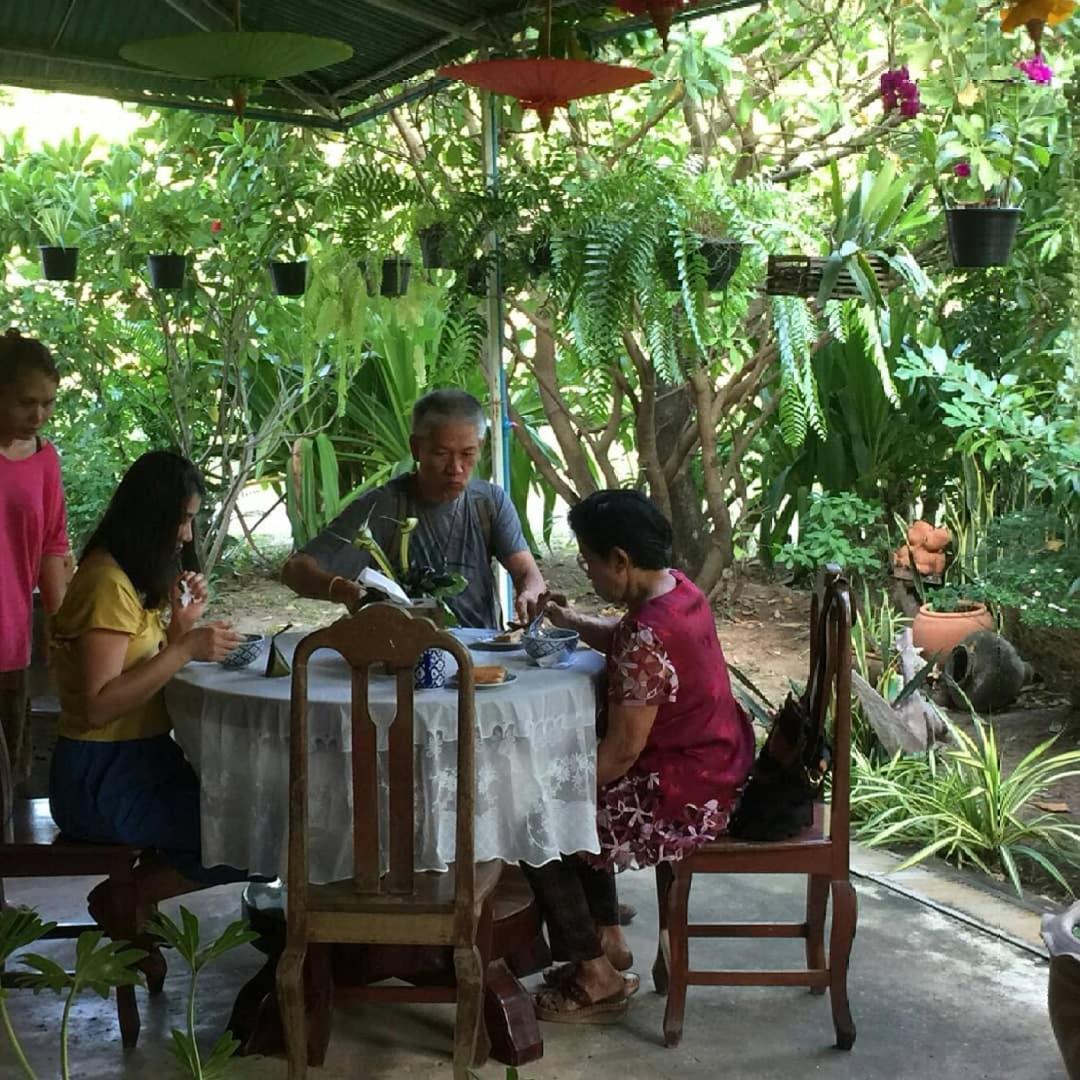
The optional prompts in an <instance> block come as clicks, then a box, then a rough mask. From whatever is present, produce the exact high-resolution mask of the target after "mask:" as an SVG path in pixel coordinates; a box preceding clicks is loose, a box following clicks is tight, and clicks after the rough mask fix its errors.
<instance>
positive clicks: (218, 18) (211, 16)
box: [165, 0, 341, 123]
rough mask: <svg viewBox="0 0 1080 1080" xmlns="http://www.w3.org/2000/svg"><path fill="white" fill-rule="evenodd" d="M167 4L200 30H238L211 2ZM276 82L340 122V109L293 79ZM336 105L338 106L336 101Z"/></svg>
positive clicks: (172, 1) (174, 0)
mask: <svg viewBox="0 0 1080 1080" xmlns="http://www.w3.org/2000/svg"><path fill="white" fill-rule="evenodd" d="M165 3H166V4H168V5H169V7H171V8H172V9H173V11H175V12H177V13H178V14H179V15H183V17H184V18H185V19H187V21H188V22H190V23H192V24H193V25H195V26H197V27H198V28H199V29H200V30H204V31H213V30H235V29H236V24H235V23H234V22H233V20H232V19H231V18H230V17H229V15H228V14H227V13H226V12H224V11H222V10H221V8H219V7H218V6H217V5H216V4H213V3H211V2H210V0H165ZM274 81H275V82H276V83H277V85H278V86H280V87H281V88H282V90H285V91H287V92H288V93H290V94H292V96H293V97H294V98H296V99H297V100H298V101H299V102H300V103H301V104H303V105H306V106H307V107H308V108H309V109H312V110H314V111H315V112H317V113H318V114H319V115H320V116H325V117H326V118H327V119H330V120H333V121H334V122H335V123H338V122H340V120H341V113H340V110H339V109H336V108H329V107H328V106H326V105H325V104H323V102H321V101H320V100H319V99H318V98H316V97H313V96H312V95H311V94H309V93H308V92H307V91H306V90H303V89H301V88H300V87H299V86H297V85H296V83H294V82H293V81H292V79H275V80H274ZM334 104H335V106H336V104H337V103H336V101H335V103H334Z"/></svg>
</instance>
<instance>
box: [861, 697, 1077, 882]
mask: <svg viewBox="0 0 1080 1080" xmlns="http://www.w3.org/2000/svg"><path fill="white" fill-rule="evenodd" d="M952 734H953V737H954V738H955V739H956V741H957V745H956V746H955V747H950V748H948V749H945V750H944V751H940V752H935V751H931V752H929V753H927V754H918V755H909V756H904V755H902V754H897V755H896V756H894V757H893V758H892V759H890V760H889V761H887V762H884V763H880V764H878V763H875V762H873V761H872V760H870V759H869V758H868V757H867V756H866V755H865V754H863V753H862V752H861V751H860V750H859V749H858V748H855V749H854V751H853V758H852V773H851V780H852V790H851V817H852V821H853V823H855V824H856V830H855V836H856V839H858V840H861V841H863V842H865V843H867V844H868V845H869V846H871V847H879V846H882V845H897V844H899V845H919V846H918V850H917V851H916V852H915V854H914V855H911V856H910V857H908V858H907V859H905V860H904V862H903V863H902V864H901V865H900V866H899V867H897V869H898V870H903V869H905V868H907V867H909V866H914V865H915V864H916V863H919V862H922V861H923V860H924V859H927V858H929V857H930V856H931V855H941V856H942V858H944V859H947V860H948V861H950V862H953V863H956V865H958V866H964V865H974V866H977V867H979V869H981V870H983V871H985V872H986V873H993V872H994V871H995V870H1000V871H1002V872H1004V874H1005V875H1006V876H1007V877H1008V879H1009V881H1010V882H1012V885H1013V888H1015V889H1016V892H1017V894H1019V895H1023V889H1022V887H1021V884H1020V871H1019V866H1018V864H1019V862H1020V860H1024V861H1026V862H1027V863H1028V864H1029V865H1030V866H1032V867H1037V868H1039V869H1042V870H1044V871H1045V872H1046V873H1047V874H1049V875H1050V877H1051V878H1053V879H1054V881H1056V882H1057V883H1058V884H1059V885H1061V886H1062V888H1064V889H1065V890H1067V891H1068V892H1069V893H1070V894H1071V893H1072V891H1073V890H1072V887H1071V886H1070V884H1069V882H1068V881H1067V880H1066V878H1065V876H1064V874H1063V872H1062V867H1063V866H1068V867H1075V866H1076V865H1078V864H1080V825H1078V824H1076V823H1074V822H1069V821H1062V820H1061V819H1060V818H1059V817H1058V816H1056V815H1054V814H1047V813H1039V812H1037V811H1036V810H1035V808H1034V805H1033V803H1034V800H1035V799H1037V798H1038V797H1039V795H1040V794H1041V793H1042V792H1044V791H1045V789H1046V788H1048V787H1050V786H1052V785H1053V784H1056V783H1059V782H1060V781H1062V780H1064V779H1065V778H1066V777H1070V776H1077V775H1080V750H1069V751H1066V752H1065V753H1061V754H1051V753H1050V749H1051V748H1052V747H1053V745H1054V741H1055V740H1054V739H1049V740H1047V741H1046V742H1044V743H1042V744H1040V745H1039V746H1037V747H1035V749H1034V750H1032V751H1031V752H1030V753H1029V754H1028V755H1027V756H1026V757H1025V758H1024V759H1023V760H1022V761H1020V762H1018V763H1017V764H1016V765H1015V766H1014V767H1013V768H1012V770H1011V771H1009V772H1007V773H1006V772H1005V771H1003V769H1002V767H1001V754H1000V752H999V750H998V744H997V739H996V737H995V735H994V730H993V728H992V727H990V726H989V725H985V724H983V722H982V721H981V720H980V719H979V718H978V717H976V718H975V733H974V735H969V734H967V733H966V732H964V731H961V730H959V729H957V728H955V727H954V728H953V729H952Z"/></svg>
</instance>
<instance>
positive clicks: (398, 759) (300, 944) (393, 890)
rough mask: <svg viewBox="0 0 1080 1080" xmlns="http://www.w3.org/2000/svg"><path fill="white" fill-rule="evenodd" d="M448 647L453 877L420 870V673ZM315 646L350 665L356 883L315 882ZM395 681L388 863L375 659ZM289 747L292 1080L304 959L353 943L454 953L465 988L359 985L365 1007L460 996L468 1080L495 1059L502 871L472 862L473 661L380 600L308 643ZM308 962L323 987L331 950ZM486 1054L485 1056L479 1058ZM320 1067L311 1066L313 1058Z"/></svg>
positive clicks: (284, 966)
mask: <svg viewBox="0 0 1080 1080" xmlns="http://www.w3.org/2000/svg"><path fill="white" fill-rule="evenodd" d="M431 648H437V649H443V650H445V651H446V652H448V653H450V654H451V655H452V656H453V657H454V659H455V660H457V663H458V672H459V685H458V730H457V831H456V840H455V844H456V856H455V865H454V868H453V872H452V873H450V872H447V873H416V872H415V871H414V859H413V844H414V805H413V770H414V761H415V756H414V755H415V751H414V745H413V726H414V711H413V706H414V700H413V667H414V665H415V663H416V661H417V660H418V659H419V657H420V655H421V653H423V652H424V650H425V649H431ZM318 649H333V650H336V651H337V652H339V653H340V654H341V655H342V656H343V657H344V658H345V660H346V661H347V662H348V664H349V666H350V667H351V668H352V672H353V674H352V776H353V822H352V828H353V859H354V871H353V876H352V878H351V879H347V880H344V881H338V882H333V883H332V884H329V885H315V884H311V883H309V881H308V761H307V757H308V749H307V737H308V723H307V697H308V661H309V659H310V657H311V655H312V653H314V652H315V651H316V650H318ZM380 662H381V663H385V664H386V665H387V667H388V669H389V670H390V671H392V672H395V673H396V677H397V713H396V715H395V717H394V721H393V724H392V725H391V727H390V738H389V754H388V758H389V817H390V821H389V835H390V847H389V852H388V855H389V868H388V871H387V872H386V873H385V874H384V873H383V872H382V869H381V862H380V851H379V832H380V830H379V777H378V755H377V751H376V728H375V724H374V723H373V722H372V719H371V715H370V713H369V711H368V676H369V668H370V666H371V665H372V664H376V663H380ZM292 679H293V681H292V724H291V731H290V751H289V755H290V756H289V905H288V917H287V928H286V943H285V951H284V952H283V953H282V957H281V960H280V962H279V964H278V972H277V987H278V997H279V1000H280V1006H281V1013H282V1019H283V1021H284V1026H285V1038H286V1044H287V1053H288V1060H289V1078H290V1080H300V1078H302V1077H305V1076H306V1075H307V1065H308V1033H307V1020H306V1015H305V1008H304V1005H305V1003H304V963H305V957H306V956H307V954H308V945H309V943H311V944H312V945H316V944H317V943H318V944H319V945H325V944H328V943H354V944H372V945H376V944H377V945H394V944H397V945H407V946H420V945H427V946H444V947H450V948H452V949H453V957H454V971H455V975H456V986H449V987H440V986H378V985H376V986H369V987H363V988H357V989H354V988H350V990H349V998H350V999H351V1000H361V1001H382V1002H389V1001H447V1002H450V1001H456V1002H457V1017H456V1024H455V1036H454V1076H455V1078H456V1080H464V1078H465V1077H467V1076H468V1070H469V1067H470V1066H471V1065H472V1064H473V1062H474V1057H479V1058H483V1057H484V1056H486V1052H487V1050H486V1047H487V1040H486V1038H483V1039H481V1038H480V1035H481V1031H482V1020H483V993H484V972H485V968H486V959H487V957H488V956H489V955H490V949H491V934H492V901H493V893H494V890H495V886H496V885H497V884H498V880H499V875H500V873H501V871H502V864H501V863H498V862H495V863H487V864H483V865H481V866H476V865H475V862H474V858H473V851H474V846H473V840H474V837H473V831H474V804H475V796H476V776H475V763H474V757H475V745H474V739H475V727H476V724H475V714H476V710H475V702H474V683H473V668H472V657H471V655H470V653H469V651H468V649H466V648H465V647H464V646H463V645H462V644H461V643H460V642H459V641H458V640H457V639H456V638H454V637H453V636H452V635H450V634H448V633H446V632H445V631H442V630H439V629H438V628H437V627H436V626H435V624H434V623H432V622H431V621H430V620H429V619H423V618H415V617H413V616H411V615H409V614H408V613H407V612H406V611H405V610H403V609H402V608H399V607H395V606H394V605H392V604H371V605H370V606H368V607H365V608H364V609H363V610H362V611H360V612H359V613H358V614H356V615H353V616H351V617H347V618H344V619H340V620H339V621H338V622H336V623H334V624H333V625H332V626H329V627H327V628H325V629H323V630H318V631H316V632H315V633H313V634H309V635H308V636H307V637H305V638H304V639H303V640H302V641H301V642H300V644H299V645H298V646H297V648H296V653H295V655H294V657H293V674H292ZM318 952H319V953H321V955H316V950H315V949H313V950H312V956H311V961H312V962H313V964H314V965H315V966H317V967H319V968H321V971H322V977H323V979H324V980H325V978H326V974H325V973H326V970H327V967H328V965H327V960H326V956H325V949H319V950H318ZM478 1047H479V1053H478ZM313 1063H314V1062H313Z"/></svg>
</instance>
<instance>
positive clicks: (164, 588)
mask: <svg viewBox="0 0 1080 1080" xmlns="http://www.w3.org/2000/svg"><path fill="white" fill-rule="evenodd" d="M205 494H206V489H205V488H204V486H203V481H202V477H201V476H200V475H199V470H198V469H197V468H195V466H194V465H192V463H191V462H190V461H188V460H187V458H184V457H181V456H180V455H179V454H173V453H170V452H169V451H168V450H151V451H150V452H149V453H147V454H143V456H142V457H141V458H139V460H138V461H136V462H135V464H134V465H132V466H131V468H130V469H128V471H127V472H126V473H124V478H123V479H122V480H121V481H120V486H119V487H118V488H117V489H116V493H115V494H114V495H113V497H112V499H111V500H110V502H109V508H108V509H107V510H106V511H105V516H104V517H103V518H102V519H101V524H100V525H98V527H97V528H96V529H95V530H94V535H93V536H91V537H90V539H89V540H88V541H87V542H86V547H85V548H83V556H85V555H86V554H87V552H89V551H91V550H94V549H99V550H101V551H107V552H108V553H109V554H110V555H111V556H112V557H113V558H114V559H115V560H116V561H117V562H118V563H119V564H120V569H121V570H123V571H124V573H125V574H127V576H128V577H129V578H131V583H132V585H134V586H135V589H136V591H137V592H138V593H139V594H140V596H141V597H142V601H143V606H144V607H145V608H147V609H148V610H151V611H152V610H154V609H155V608H159V607H161V605H162V604H163V603H164V602H165V598H166V597H167V596H168V594H169V587H170V586H171V584H172V582H173V579H174V578H175V577H176V574H177V562H176V536H177V533H178V532H179V531H180V526H181V524H182V522H183V520H184V515H185V513H186V511H187V505H188V502H189V501H190V500H191V499H192V498H193V497H194V496H196V495H197V496H198V497H199V498H200V499H201V498H202V497H203V496H204V495H205Z"/></svg>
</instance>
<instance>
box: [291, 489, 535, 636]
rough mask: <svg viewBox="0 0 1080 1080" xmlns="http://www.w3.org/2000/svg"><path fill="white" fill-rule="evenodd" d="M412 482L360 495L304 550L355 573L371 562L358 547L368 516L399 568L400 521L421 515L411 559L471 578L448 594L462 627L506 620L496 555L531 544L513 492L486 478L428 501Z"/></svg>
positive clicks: (344, 573) (337, 569) (334, 569)
mask: <svg viewBox="0 0 1080 1080" xmlns="http://www.w3.org/2000/svg"><path fill="white" fill-rule="evenodd" d="M412 485H413V478H412V476H411V475H407V476H399V477H396V478H395V479H393V480H391V481H389V483H386V484H384V485H383V486H382V487H378V488H375V489H373V490H372V491H369V492H367V493H366V494H364V495H361V496H360V498H358V499H357V500H356V501H355V502H353V503H350V504H349V506H348V507H346V509H345V510H344V511H343V512H342V513H341V514H340V515H339V516H338V517H337V518H336V519H335V520H334V521H332V522H331V523H330V524H329V525H328V526H327V527H326V529H325V530H324V531H323V532H321V533H320V534H319V535H318V536H317V537H315V539H314V540H312V541H311V542H310V543H309V544H307V545H306V546H305V547H303V548H302V549H301V551H302V553H303V554H305V555H310V556H311V558H313V559H314V560H315V561H316V562H317V563H318V564H319V566H320V567H322V569H323V570H325V571H326V572H327V573H329V574H340V575H341V577H346V578H355V577H356V576H357V575H358V574H359V573H360V571H361V570H363V569H364V567H366V566H369V565H371V564H372V560H371V558H370V556H369V555H368V553H367V552H366V551H361V550H359V549H357V548H355V547H353V546H352V540H353V538H354V537H355V536H356V534H357V532H358V531H359V530H360V527H361V526H362V525H363V524H364V522H365V521H366V522H367V523H368V525H369V527H370V528H371V531H372V534H373V535H374V537H375V540H376V541H377V542H378V544H379V546H380V547H381V548H382V549H383V551H384V552H385V553H386V557H387V558H388V559H389V560H390V565H391V566H392V567H394V569H395V570H397V569H398V559H399V554H398V544H397V537H398V536H399V535H400V531H399V525H398V522H399V521H401V520H402V519H403V518H406V517H415V518H417V519H418V524H417V526H416V528H415V529H414V530H413V532H412V534H411V536H410V537H409V561H410V563H411V564H412V565H414V566H415V565H423V566H432V567H434V568H436V569H440V568H441V567H442V566H444V565H445V567H446V569H448V570H450V571H455V572H457V573H459V574H462V575H463V576H464V577H465V578H466V579H467V580H468V582H469V584H468V587H467V588H466V589H465V591H464V592H462V593H460V594H459V595H458V596H454V597H451V598H450V599H448V600H447V605H448V606H449V607H450V610H451V611H453V612H454V614H455V615H456V616H457V618H458V621H459V622H460V623H461V625H462V626H473V627H500V626H502V615H501V607H500V605H499V603H498V598H497V597H496V595H495V578H494V575H493V574H492V569H491V560H492V559H493V558H495V559H498V560H499V561H500V562H505V560H506V559H507V558H508V557H509V556H511V555H513V554H514V553H515V552H518V551H527V550H528V544H526V543H525V536H524V533H523V532H522V531H521V522H520V521H519V520H518V516H517V511H516V510H515V509H514V504H513V503H512V502H511V501H510V498H509V496H508V495H507V494H506V492H505V491H503V489H502V488H499V487H496V486H495V485H494V484H489V483H488V482H487V481H486V480H471V481H470V482H469V486H468V487H467V488H466V489H465V491H464V492H462V494H461V495H459V496H458V497H457V498H456V499H454V500H453V501H452V502H422V501H420V500H418V499H417V498H416V496H415V495H414V494H413V487H412ZM376 569H378V567H376Z"/></svg>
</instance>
